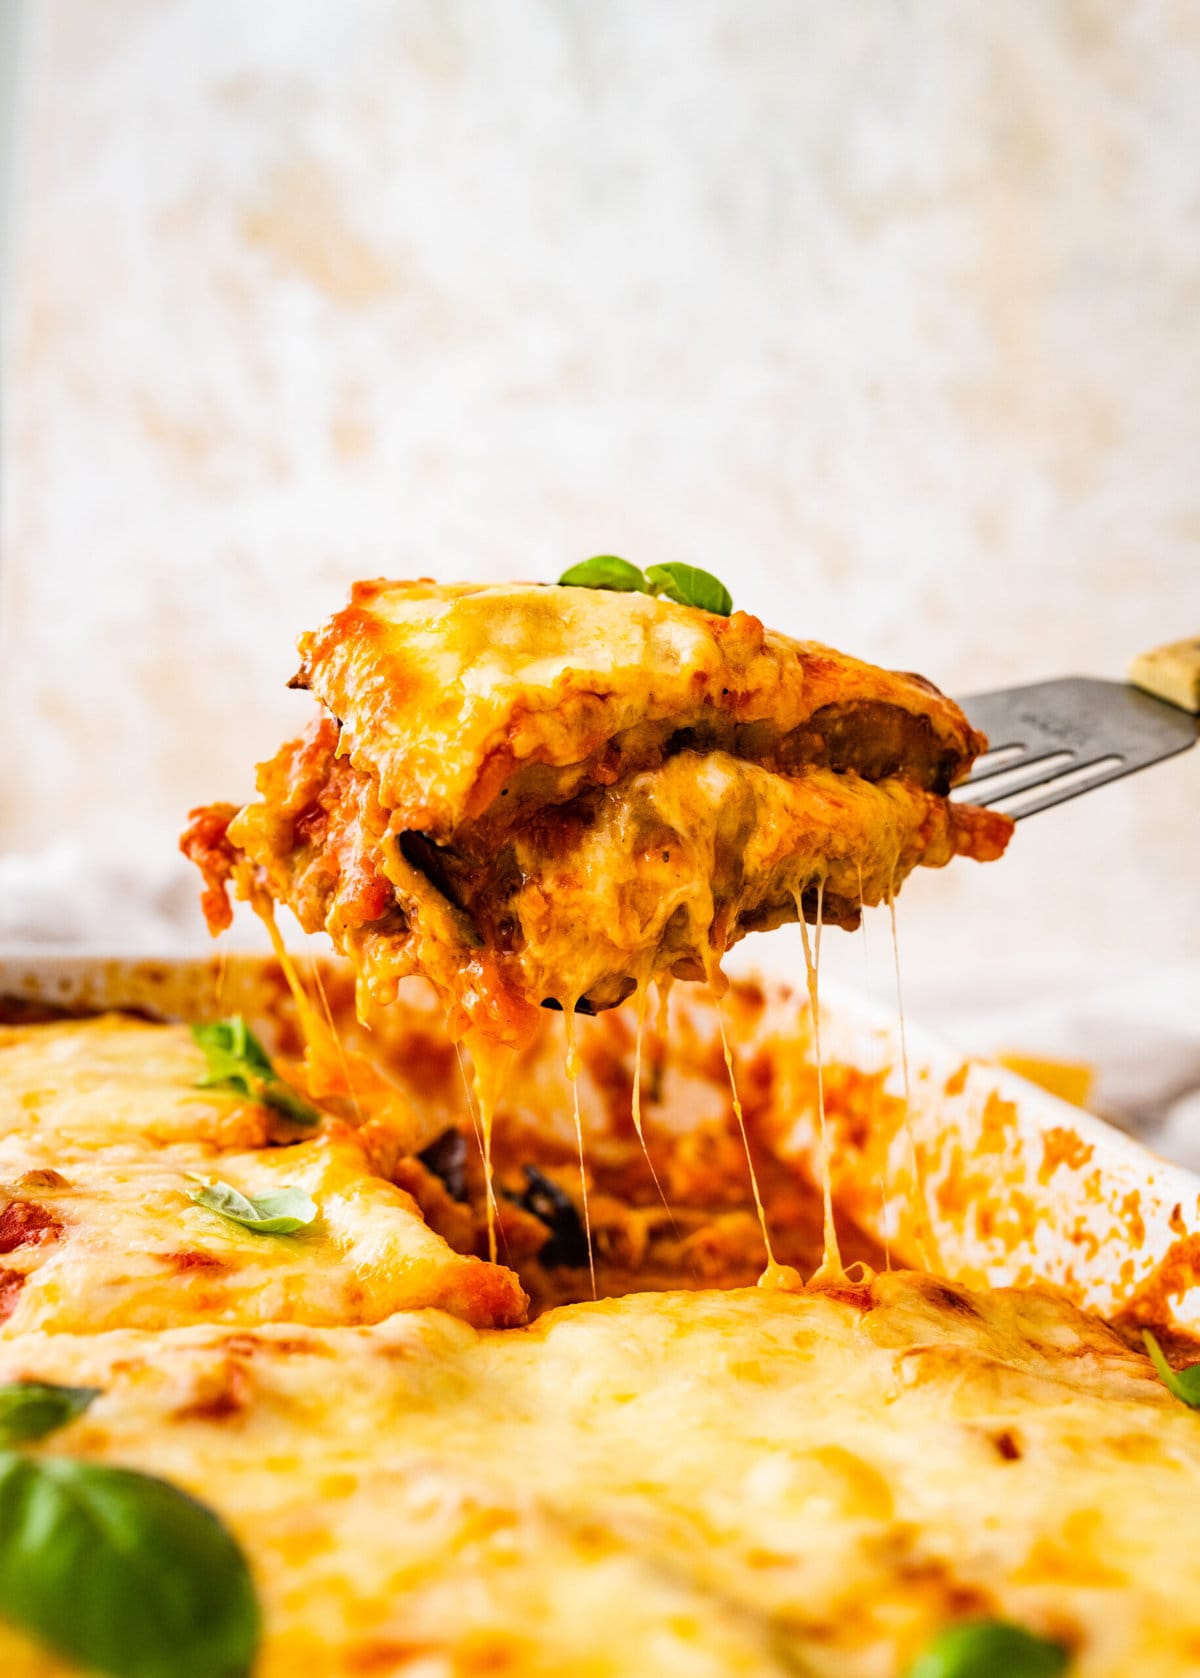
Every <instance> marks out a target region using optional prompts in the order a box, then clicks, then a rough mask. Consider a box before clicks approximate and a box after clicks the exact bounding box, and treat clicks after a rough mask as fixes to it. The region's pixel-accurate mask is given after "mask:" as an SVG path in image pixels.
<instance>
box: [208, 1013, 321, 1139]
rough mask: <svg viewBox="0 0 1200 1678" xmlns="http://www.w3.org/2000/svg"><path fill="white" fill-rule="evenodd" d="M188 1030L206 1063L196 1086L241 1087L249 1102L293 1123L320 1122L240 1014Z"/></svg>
mask: <svg viewBox="0 0 1200 1678" xmlns="http://www.w3.org/2000/svg"><path fill="white" fill-rule="evenodd" d="M191 1031H192V1038H193V1040H194V1041H195V1043H196V1044H197V1046H198V1047H199V1048H201V1049H202V1050H203V1051H204V1058H205V1060H207V1062H208V1070H207V1072H205V1074H204V1076H203V1077H202V1078H199V1079H197V1081H196V1085H197V1088H198V1089H236V1090H240V1091H241V1092H242V1094H243V1095H248V1096H249V1097H250V1099H251V1100H252V1101H258V1102H261V1103H262V1105H263V1106H265V1107H271V1108H273V1109H274V1110H275V1112H277V1113H282V1114H283V1116H284V1117H285V1118H288V1119H291V1121H292V1123H293V1124H299V1125H313V1124H317V1123H318V1122H319V1120H320V1117H321V1115H320V1113H319V1112H318V1111H317V1109H316V1108H315V1107H314V1106H313V1105H312V1104H311V1102H308V1101H305V1099H304V1097H303V1096H302V1095H300V1094H299V1093H298V1092H297V1091H296V1090H294V1089H293V1088H292V1086H291V1085H290V1084H288V1083H285V1081H284V1080H283V1079H282V1078H281V1077H280V1076H279V1074H278V1072H276V1070H275V1068H274V1066H272V1064H271V1057H270V1056H269V1055H268V1053H267V1051H266V1050H265V1049H264V1048H263V1046H262V1044H261V1043H260V1042H259V1040H258V1038H257V1037H256V1036H255V1035H254V1033H253V1032H252V1031H251V1029H250V1027H249V1026H248V1025H247V1024H246V1021H245V1017H244V1016H243V1015H242V1014H231V1015H230V1017H229V1018H228V1019H225V1020H206V1021H203V1022H201V1023H199V1024H194V1025H193V1026H192V1028H191Z"/></svg>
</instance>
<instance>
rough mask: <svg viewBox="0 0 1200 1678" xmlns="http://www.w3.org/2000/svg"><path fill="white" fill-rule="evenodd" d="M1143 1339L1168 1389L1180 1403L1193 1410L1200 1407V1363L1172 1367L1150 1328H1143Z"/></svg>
mask: <svg viewBox="0 0 1200 1678" xmlns="http://www.w3.org/2000/svg"><path fill="white" fill-rule="evenodd" d="M1142 1340H1143V1341H1144V1342H1145V1346H1146V1350H1147V1351H1148V1352H1149V1354H1150V1362H1151V1363H1152V1364H1153V1365H1154V1367H1155V1369H1156V1370H1157V1371H1158V1377H1159V1380H1160V1381H1161V1382H1162V1384H1163V1386H1164V1387H1166V1389H1167V1391H1168V1392H1169V1393H1171V1394H1172V1395H1173V1396H1174V1397H1175V1398H1177V1399H1178V1400H1179V1402H1180V1404H1186V1405H1188V1406H1189V1407H1190V1408H1191V1409H1193V1410H1196V1409H1200V1363H1193V1364H1189V1365H1188V1367H1187V1368H1186V1369H1172V1368H1171V1365H1170V1364H1169V1363H1168V1362H1167V1359H1166V1354H1165V1353H1164V1352H1163V1349H1162V1347H1161V1346H1160V1345H1159V1343H1158V1341H1157V1340H1156V1339H1155V1338H1154V1335H1153V1334H1151V1332H1150V1330H1149V1329H1148V1328H1144V1329H1143V1330H1142Z"/></svg>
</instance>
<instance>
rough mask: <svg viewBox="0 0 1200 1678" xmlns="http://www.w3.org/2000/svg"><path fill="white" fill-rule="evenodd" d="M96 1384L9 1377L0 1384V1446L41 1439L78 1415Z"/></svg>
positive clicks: (96, 1394) (93, 1394) (97, 1392)
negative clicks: (65, 1384) (64, 1384)
mask: <svg viewBox="0 0 1200 1678" xmlns="http://www.w3.org/2000/svg"><path fill="white" fill-rule="evenodd" d="M100 1392H101V1389H100V1388H99V1387H57V1386H55V1385H54V1384H53V1383H52V1382H49V1381H10V1382H6V1383H5V1384H4V1385H3V1386H0V1446H4V1445H23V1444H25V1443H26V1442H27V1441H28V1440H31V1439H44V1438H45V1437H46V1435H47V1434H48V1433H53V1432H54V1431H55V1430H56V1429H57V1428H60V1427H65V1426H66V1425H67V1423H68V1422H73V1421H74V1420H75V1418H76V1416H82V1415H83V1412H84V1411H85V1410H86V1409H87V1407H88V1405H89V1404H90V1403H91V1402H92V1400H93V1399H94V1398H98V1397H99V1395H100Z"/></svg>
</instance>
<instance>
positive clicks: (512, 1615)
mask: <svg viewBox="0 0 1200 1678" xmlns="http://www.w3.org/2000/svg"><path fill="white" fill-rule="evenodd" d="M14 1377H17V1378H23V1379H28V1378H38V1379H42V1380H49V1381H56V1382H72V1383H74V1382H81V1381H82V1382H86V1383H88V1384H90V1385H95V1386H98V1387H100V1388H102V1389H103V1391H102V1395H101V1397H100V1398H98V1399H97V1400H96V1402H95V1404H94V1405H93V1406H92V1408H91V1409H90V1410H89V1411H88V1412H87V1414H86V1415H85V1416H84V1417H82V1418H81V1419H80V1420H78V1421H76V1422H74V1423H72V1424H71V1425H70V1426H69V1427H68V1428H65V1429H63V1430H62V1431H61V1432H60V1433H59V1434H57V1435H56V1436H55V1437H54V1439H53V1441H52V1442H48V1443H47V1444H46V1445H45V1446H44V1447H41V1449H45V1450H53V1451H55V1452H66V1453H68V1454H70V1455H76V1456H81V1457H85V1458H89V1459H94V1460H99V1461H103V1462H113V1463H120V1464H124V1465H133V1466H136V1467H138V1468H141V1469H144V1470H147V1471H150V1472H152V1473H155V1474H158V1475H162V1476H165V1477H166V1478H167V1479H169V1480H171V1481H173V1482H175V1483H176V1484H179V1485H181V1486H183V1487H184V1488H186V1489H189V1490H191V1491H193V1492H195V1493H196V1494H197V1495H198V1496H200V1497H201V1498H203V1499H204V1500H205V1501H206V1502H207V1503H209V1504H210V1505H211V1506H213V1507H214V1508H216V1509H217V1511H218V1512H219V1513H220V1514H221V1516H222V1517H223V1518H224V1519H225V1520H226V1521H227V1523H228V1524H229V1525H230V1526H231V1527H232V1529H233V1531H234V1533H235V1534H236V1536H237V1537H238V1538H239V1540H240V1541H241V1543H242V1545H243V1546H244V1548H245V1550H246V1552H247V1554H248V1556H249V1558H250V1562H251V1566H252V1569H253V1573H254V1577H255V1581H256V1585H257V1588H258V1591H259V1593H260V1595H261V1598H262V1601H263V1606H264V1612H265V1625H266V1637H265V1642H264V1647H263V1650H262V1654H261V1658H260V1662H259V1664H258V1666H257V1668H256V1672H257V1674H258V1678H309V1675H311V1678H363V1674H373V1675H380V1678H400V1675H404V1678H483V1675H484V1674H495V1673H504V1674H507V1675H509V1678H551V1675H554V1678H559V1675H561V1674H563V1673H572V1674H577V1675H580V1678H626V1675H627V1678H646V1674H648V1673H653V1674H655V1675H656V1678H730V1675H733V1674H738V1675H747V1678H782V1675H785V1674H795V1673H797V1672H801V1673H810V1674H814V1675H815V1678H899V1675H900V1674H901V1673H903V1672H904V1670H905V1669H906V1667H907V1665H908V1664H909V1662H910V1661H911V1660H913V1659H914V1658H915V1656H916V1655H917V1653H918V1652H919V1650H920V1649H921V1648H922V1646H923V1645H924V1644H925V1643H926V1641H927V1640H928V1639H929V1637H930V1636H931V1635H932V1634H933V1633H934V1632H935V1631H936V1630H938V1629H939V1628H940V1627H942V1626H943V1625H945V1624H946V1623H948V1622H955V1621H958V1620H963V1619H969V1618H975V1617H978V1616H981V1615H999V1616H1003V1617H1006V1618H1009V1619H1014V1620H1018V1621H1020V1622H1021V1623H1022V1624H1025V1625H1027V1626H1029V1627H1030V1628H1032V1629H1033V1630H1035V1631H1037V1632H1039V1633H1041V1634H1042V1635H1044V1636H1047V1637H1052V1638H1054V1639H1056V1640H1059V1641H1062V1642H1064V1643H1065V1644H1066V1645H1067V1646H1068V1647H1069V1648H1070V1649H1071V1651H1072V1655H1073V1662H1072V1665H1071V1668H1070V1671H1071V1674H1072V1678H1128V1675H1129V1674H1131V1673H1137V1674H1138V1675H1139V1678H1184V1675H1185V1674H1186V1675H1190V1674H1192V1673H1194V1672H1195V1670H1196V1667H1197V1661H1198V1660H1200V1561H1198V1560H1197V1555H1198V1547H1197V1542H1196V1540H1197V1538H1200V1516H1198V1515H1197V1513H1196V1510H1197V1495H1196V1494H1197V1487H1198V1486H1200V1426H1198V1425H1197V1421H1196V1418H1195V1417H1194V1416H1193V1415H1191V1414H1190V1413H1189V1412H1188V1411H1187V1410H1186V1409H1184V1408H1183V1407H1182V1406H1180V1405H1178V1404H1177V1403H1176V1402H1175V1401H1174V1400H1173V1399H1171V1398H1170V1397H1169V1395H1168V1394H1167V1393H1166V1391H1165V1390H1164V1388H1163V1387H1162V1386H1161V1384H1160V1383H1159V1382H1158V1381H1157V1380H1156V1379H1155V1378H1154V1376H1153V1374H1152V1372H1151V1371H1150V1368H1149V1365H1148V1364H1147V1362H1146V1360H1145V1359H1144V1358H1143V1357H1141V1356H1140V1355H1139V1354H1137V1353H1134V1352H1131V1351H1129V1350H1128V1349H1127V1348H1126V1347H1125V1346H1124V1345H1123V1344H1122V1343H1121V1342H1120V1341H1119V1340H1118V1339H1117V1338H1116V1337H1115V1336H1114V1335H1113V1334H1112V1333H1110V1332H1109V1331H1108V1330H1107V1329H1105V1328H1104V1327H1103V1326H1102V1325H1100V1324H1098V1323H1096V1322H1094V1321H1092V1320H1090V1319H1088V1318H1086V1317H1084V1316H1082V1315H1080V1314H1079V1313H1078V1312H1077V1311H1075V1310H1074V1309H1073V1308H1071V1307H1070V1306H1068V1305H1066V1304H1064V1303H1062V1302H1060V1301H1058V1300H1056V1299H1053V1298H1051V1297H1048V1296H1042V1295H1038V1294H1030V1293H1013V1292H1007V1291H1003V1292H997V1293H992V1294H977V1293H969V1292H967V1291H966V1290H964V1289H962V1288H958V1287H952V1286H949V1285H947V1284H944V1283H942V1282H938V1281H935V1280H933V1279H932V1278H929V1277H924V1276H920V1275H914V1274H911V1273H909V1274H901V1273H893V1274H890V1275H883V1276H879V1277H878V1278H876V1280H875V1281H874V1282H873V1283H871V1284H870V1285H864V1286H862V1287H851V1288H846V1289H840V1290H839V1289H835V1290H831V1291H825V1292H818V1291H810V1292H808V1293H803V1294H780V1293H773V1292H767V1291H764V1290H761V1289H747V1290H741V1291H733V1292H727V1293H701V1294H686V1295H681V1294H665V1295H634V1296H630V1297H628V1298H625V1299H616V1300H605V1301H601V1302H600V1303H599V1304H586V1305H576V1306H571V1307H567V1308H564V1309H561V1310H557V1311H553V1312H551V1313H548V1314H547V1315H546V1316H544V1317H542V1318H541V1319H540V1320H539V1321H538V1322H537V1323H535V1324H533V1325H532V1326H530V1327H528V1328H522V1329H513V1330H509V1331H506V1332H503V1333H497V1332H487V1331H483V1332H480V1331H477V1330H474V1329H472V1328H470V1327H469V1326H468V1325H466V1324H464V1323H462V1322H460V1321H456V1320H454V1319H452V1318H450V1317H448V1316H446V1315H445V1314H443V1313H441V1312H436V1311H422V1312H413V1313H405V1314H402V1315H399V1316H395V1317H392V1318H390V1319H389V1320H388V1321H387V1322H384V1323H380V1324H378V1325H375V1326H372V1327H369V1328H359V1329H354V1328H326V1329H320V1328H305V1329H297V1328H295V1327H294V1326H282V1325H277V1326H268V1327H260V1328H255V1329H249V1330H238V1331H231V1330H229V1329H225V1328H219V1327H214V1326H208V1327H198V1328H185V1329H173V1330H168V1331H166V1332H165V1333H161V1334H154V1335H147V1334H139V1333H136V1332H130V1331H117V1332H113V1333H109V1334H101V1335H89V1336H86V1337H78V1338H77V1337H75V1336H72V1335H67V1334H58V1335H47V1334H29V1335H26V1336H24V1337H23V1338H22V1339H21V1341H20V1342H18V1343H15V1344H14V1343H5V1344H4V1345H2V1346H0V1379H12V1378H14ZM0 1670H2V1671H3V1672H4V1673H5V1675H6V1678H66V1674H67V1673H68V1672H69V1670H70V1669H69V1668H67V1667H65V1666H64V1665H62V1663H60V1662H58V1661H56V1660H54V1659H52V1658H50V1657H48V1656H47V1655H46V1654H45V1653H43V1652H42V1651H41V1650H40V1649H38V1648H37V1647H36V1646H34V1645H33V1644H32V1643H31V1642H30V1641H28V1640H27V1639H26V1638H25V1637H24V1636H22V1635H20V1634H18V1633H16V1632H14V1631H12V1630H10V1629H8V1628H5V1627H4V1626H3V1625H0Z"/></svg>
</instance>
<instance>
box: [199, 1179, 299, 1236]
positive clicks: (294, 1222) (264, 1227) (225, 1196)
mask: <svg viewBox="0 0 1200 1678" xmlns="http://www.w3.org/2000/svg"><path fill="white" fill-rule="evenodd" d="M188 1193H189V1194H190V1195H191V1197H192V1199H193V1200H194V1201H195V1202H196V1205H197V1206H204V1207H206V1208H207V1210H208V1211H210V1212H219V1213H220V1215H221V1217H223V1218H228V1219H229V1222H230V1223H232V1224H241V1226H242V1227H243V1229H252V1230H253V1231H254V1233H255V1234H256V1235H295V1234H296V1232H297V1231H298V1230H301V1229H307V1228H308V1227H309V1225H310V1224H311V1223H312V1222H313V1220H314V1218H315V1217H316V1215H317V1203H316V1201H315V1200H314V1199H313V1198H312V1196H311V1195H308V1194H305V1192H304V1190H303V1189H272V1190H270V1191H269V1192H268V1193H267V1194H256V1195H253V1196H251V1195H245V1194H241V1193H239V1192H238V1190H237V1189H235V1188H232V1187H231V1186H230V1184H228V1183H222V1182H216V1183H204V1184H202V1186H201V1187H200V1188H195V1189H189V1190H188Z"/></svg>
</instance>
